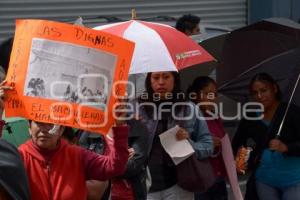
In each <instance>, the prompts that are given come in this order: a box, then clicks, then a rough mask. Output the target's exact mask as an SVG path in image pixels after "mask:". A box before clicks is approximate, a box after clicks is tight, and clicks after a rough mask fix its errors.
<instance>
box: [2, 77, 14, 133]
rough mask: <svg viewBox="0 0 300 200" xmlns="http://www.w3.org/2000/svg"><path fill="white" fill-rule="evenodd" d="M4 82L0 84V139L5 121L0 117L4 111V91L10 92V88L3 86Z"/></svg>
mask: <svg viewBox="0 0 300 200" xmlns="http://www.w3.org/2000/svg"><path fill="white" fill-rule="evenodd" d="M5 83H6V81H3V82H2V83H0V137H2V130H3V127H4V125H5V121H4V120H2V115H3V111H4V96H5V90H11V89H12V87H10V86H6V85H5Z"/></svg>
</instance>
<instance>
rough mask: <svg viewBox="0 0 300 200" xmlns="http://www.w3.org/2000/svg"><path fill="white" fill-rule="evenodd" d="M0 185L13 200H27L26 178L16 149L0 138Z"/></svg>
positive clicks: (28, 196)
mask: <svg viewBox="0 0 300 200" xmlns="http://www.w3.org/2000/svg"><path fill="white" fill-rule="evenodd" d="M0 158H1V160H0V185H1V187H2V188H3V189H4V190H5V191H6V192H7V193H8V194H9V196H10V197H11V198H12V199H14V200H29V199H30V192H29V185H28V179H27V176H26V172H25V169H24V164H23V162H22V160H21V157H20V154H19V152H18V150H17V149H16V148H15V147H14V146H13V145H12V144H10V143H8V142H6V141H5V140H3V139H0Z"/></svg>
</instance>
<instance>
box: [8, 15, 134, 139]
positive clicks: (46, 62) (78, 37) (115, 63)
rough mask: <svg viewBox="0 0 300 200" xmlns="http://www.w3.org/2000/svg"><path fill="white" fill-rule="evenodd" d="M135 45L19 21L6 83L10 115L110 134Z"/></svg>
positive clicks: (79, 29) (60, 26)
mask: <svg viewBox="0 0 300 200" xmlns="http://www.w3.org/2000/svg"><path fill="white" fill-rule="evenodd" d="M133 50H134V43H132V42H130V41H128V40H125V39H122V38H120V37H117V36H114V35H111V34H108V33H104V32H101V31H96V30H92V29H89V28H84V27H81V26H77V25H70V24H64V23H58V22H52V21H44V20H17V21H16V32H15V38H14V44H13V50H12V54H11V59H10V65H9V69H8V74H7V76H6V81H7V84H8V85H11V86H13V87H14V90H13V91H10V92H7V94H8V95H7V98H6V101H5V113H6V116H7V117H12V116H20V117H25V118H28V119H31V120H35V121H39V122H46V123H55V124H60V125H64V126H71V127H76V128H79V129H84V130H89V131H93V132H98V133H107V132H108V130H109V129H110V127H111V126H112V125H113V123H114V119H113V115H112V109H113V105H114V104H115V102H116V100H117V98H118V97H122V96H124V95H125V91H126V85H125V84H124V81H127V78H128V71H129V67H130V63H131V58H132V54H133Z"/></svg>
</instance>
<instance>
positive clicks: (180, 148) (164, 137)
mask: <svg viewBox="0 0 300 200" xmlns="http://www.w3.org/2000/svg"><path fill="white" fill-rule="evenodd" d="M179 129H180V128H179V126H177V125H176V126H174V127H173V128H170V129H169V130H167V131H165V132H163V133H162V134H160V135H159V138H160V142H161V144H162V146H163V148H164V149H165V151H166V152H167V153H168V154H169V155H170V157H171V158H172V160H173V162H174V163H175V165H178V164H179V163H181V162H182V161H184V160H185V159H187V158H188V157H190V156H191V155H192V154H193V153H195V150H194V149H193V147H192V145H191V144H190V143H189V141H188V140H186V139H185V140H180V141H178V140H177V139H176V133H177V131H178V130H179Z"/></svg>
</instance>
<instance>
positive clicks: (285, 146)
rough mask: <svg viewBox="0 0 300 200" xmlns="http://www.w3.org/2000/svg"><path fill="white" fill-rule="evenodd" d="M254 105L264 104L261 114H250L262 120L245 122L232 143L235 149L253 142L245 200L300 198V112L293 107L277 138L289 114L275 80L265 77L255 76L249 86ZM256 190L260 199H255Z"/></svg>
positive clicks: (247, 120)
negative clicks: (279, 132)
mask: <svg viewBox="0 0 300 200" xmlns="http://www.w3.org/2000/svg"><path fill="white" fill-rule="evenodd" d="M250 93H251V95H252V97H253V99H254V101H256V102H258V103H261V104H262V106H263V108H264V110H263V112H262V113H249V116H250V117H253V116H261V119H260V120H250V118H249V119H246V118H245V119H243V120H242V121H241V122H240V125H239V127H238V130H237V132H236V135H235V136H234V139H233V149H234V151H235V152H237V150H238V148H239V147H241V146H242V145H243V146H247V145H248V144H247V143H249V140H251V143H253V144H252V148H253V152H252V153H251V154H252V155H251V156H250V160H249V162H248V168H249V170H251V171H252V176H251V178H250V179H249V180H250V182H248V187H247V192H246V199H249V200H250V199H251V200H253V199H272V200H287V199H298V198H299V197H300V126H299V125H298V124H299V121H300V109H299V107H297V106H295V105H291V107H290V108H289V110H288V113H287V115H286V118H285V121H284V123H283V126H282V131H281V134H280V136H277V135H276V134H277V132H278V130H279V125H280V122H281V121H282V119H283V115H284V112H285V110H286V107H287V106H286V104H285V103H282V102H281V96H282V95H281V92H280V88H279V87H278V84H277V83H276V81H274V79H273V78H272V77H271V76H270V75H268V74H266V73H260V74H257V75H255V76H254V77H253V78H252V80H251V82H250ZM255 189H256V192H257V196H255V195H254V194H255Z"/></svg>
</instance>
